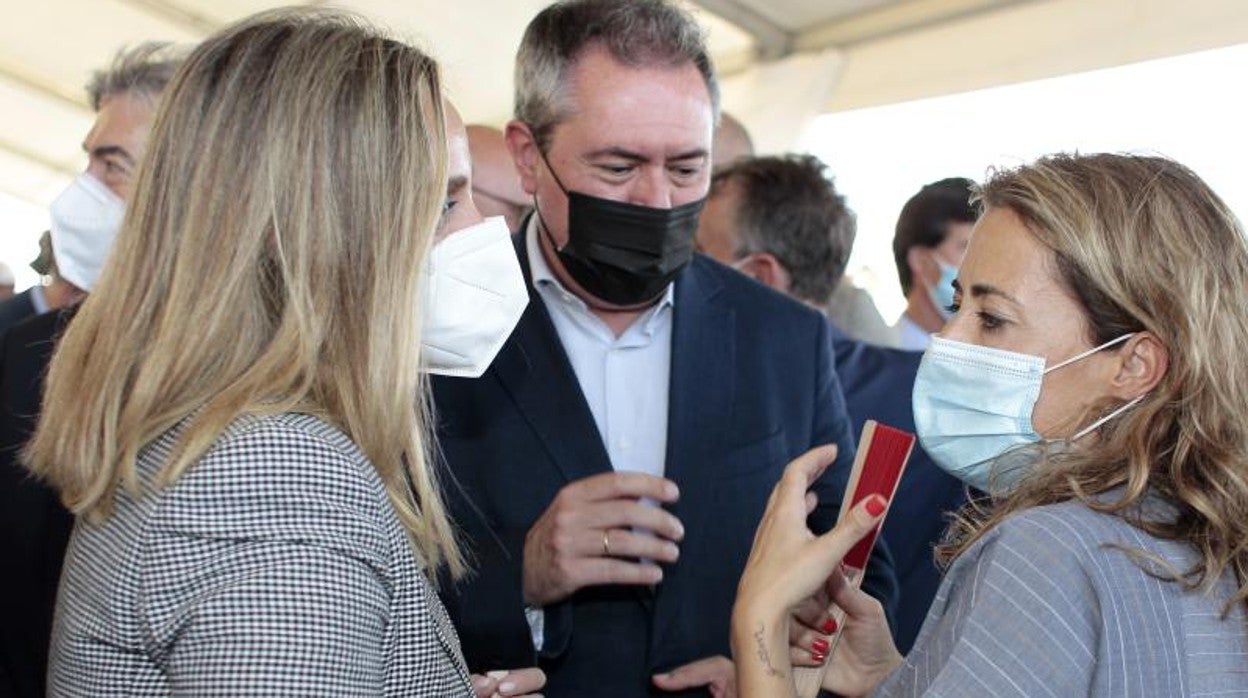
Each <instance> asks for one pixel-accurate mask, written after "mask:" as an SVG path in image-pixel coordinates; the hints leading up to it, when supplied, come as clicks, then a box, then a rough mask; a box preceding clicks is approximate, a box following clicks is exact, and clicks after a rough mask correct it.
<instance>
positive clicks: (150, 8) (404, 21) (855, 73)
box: [0, 0, 1248, 206]
mask: <svg viewBox="0 0 1248 698" xmlns="http://www.w3.org/2000/svg"><path fill="white" fill-rule="evenodd" d="M682 1H683V2H684V4H685V5H686V6H688V7H689V9H690V10H691V11H692V12H693V13H694V14H695V16H696V17H697V18H698V20H699V21H700V22H701V23H702V24H703V26H704V28H705V29H706V32H707V37H708V42H709V45H710V48H711V52H712V54H713V56H714V58H715V61H716V65H717V67H718V69H719V72H720V74H721V78H722V79H723V82H724V94H725V107H726V108H727V109H728V110H729V111H733V112H734V113H737V114H738V115H740V116H742V117H743V120H744V121H745V122H746V124H747V125H748V126H749V127H750V128H751V130H752V131H753V132H754V134H755V138H756V140H758V141H759V142H760V144H762V145H763V149H764V150H779V149H783V148H784V147H791V145H792V143H793V142H794V140H795V139H796V138H797V135H798V134H799V133H800V128H801V126H802V124H803V123H804V122H805V121H806V120H808V119H809V118H811V117H813V116H815V115H817V114H818V113H820V112H823V111H828V110H833V109H852V108H860V107H866V106H873V105H877V104H884V103H889V102H896V101H903V100H908V99H915V98H919V97H928V96H936V95H940V94H946V93H950V92H956V91H963V90H969V89H977V88H982V87H988V86H991V85H996V84H1003V83H1008V82H1016V81H1021V80H1028V79H1037V78H1042V77H1050V76H1053V75H1059V74H1064V73H1069V72H1077V71H1082V70H1089V69H1094V68H1100V67H1106V66H1109V65H1116V64H1121V63H1126V62H1132V61H1138V60H1144V59H1147V58H1156V57H1161V56H1165V55H1172V54H1177V53H1183V52H1188V51H1193V50H1198V49H1202V48H1213V47H1217V46H1225V45H1229V44H1234V43H1240V42H1244V41H1248V13H1246V12H1244V10H1243V4H1242V0H1190V1H1188V2H1183V3H1176V2H1172V0H1097V1H1096V2H1087V0H697V1H696V2H694V1H693V0H682ZM288 4H290V2H289V1H287V2H274V1H273V0H42V1H41V2H30V3H20V4H17V3H14V4H13V6H11V7H8V8H6V12H5V20H4V22H0V104H2V105H3V108H2V109H0V191H2V192H4V193H7V194H9V195H12V196H15V197H17V198H19V199H23V200H25V201H28V202H30V203H32V204H36V205H38V206H46V205H47V204H48V203H49V202H50V201H51V199H52V198H53V197H54V196H55V195H56V194H57V192H59V191H60V190H61V189H62V188H63V187H64V186H65V183H66V182H67V181H68V179H69V178H71V177H72V176H74V174H76V173H77V172H79V171H81V169H82V167H83V165H84V162H85V157H84V155H83V154H82V152H81V148H80V144H81V142H82V139H83V137H84V136H85V134H86V133H87V131H88V130H89V128H90V125H91V122H92V111H91V108H90V105H89V104H88V103H87V100H86V96H85V94H84V90H83V85H84V84H85V83H86V81H87V79H88V77H89V76H90V74H91V72H92V71H94V70H96V69H98V68H100V67H102V66H105V65H107V64H108V62H109V60H110V59H111V57H112V56H113V55H114V54H115V53H116V52H117V50H118V49H119V48H121V47H123V46H128V45H134V44H137V43H140V42H143V41H149V40H165V41H174V42H179V43H184V44H192V43H194V42H195V41H197V40H199V39H201V38H203V37H204V36H206V35H208V34H209V33H211V32H212V31H214V30H216V29H218V28H220V27H222V26H225V25H226V24H228V23H230V22H233V21H235V20H237V19H240V18H242V17H245V16H247V15H250V14H252V13H255V12H258V11H261V10H265V9H269V8H271V7H276V6H281V5H288ZM305 4H308V5H313V6H317V5H328V4H329V3H326V2H320V1H315V0H314V1H313V2H307V3H305ZM546 4H547V2H546V0H466V1H464V2H457V3H445V2H431V1H430V0H343V1H340V2H334V3H333V6H335V7H342V8H346V9H349V10H353V11H355V12H358V13H360V14H362V15H363V16H365V17H366V18H368V19H370V20H372V21H374V22H375V23H377V24H380V25H382V26H384V27H387V28H389V29H390V30H392V31H394V32H395V33H397V34H398V35H400V36H403V37H405V38H408V39H410V40H412V41H413V42H415V43H416V44H417V45H420V46H422V47H424V48H426V49H427V50H428V51H429V52H430V53H432V54H433V55H434V56H436V57H437V58H438V59H439V60H440V61H441V62H442V64H443V66H444V70H445V74H446V77H447V83H448V91H449V94H450V95H451V98H452V99H453V100H454V101H455V103H456V105H457V106H458V107H459V109H460V111H461V112H463V114H464V116H465V118H466V119H467V120H468V121H470V122H472V121H477V122H486V123H495V124H500V123H502V122H503V121H505V120H506V119H507V117H508V115H509V113H510V108H511V93H512V77H511V75H512V60H513V57H514V55H515V49H516V46H517V45H518V44H519V41H520V36H521V34H522V32H523V30H524V27H525V25H526V24H527V23H528V21H529V20H530V19H531V18H532V17H533V15H534V14H536V13H537V12H538V11H539V10H540V9H541V8H542V7H544V6H545V5H546Z"/></svg>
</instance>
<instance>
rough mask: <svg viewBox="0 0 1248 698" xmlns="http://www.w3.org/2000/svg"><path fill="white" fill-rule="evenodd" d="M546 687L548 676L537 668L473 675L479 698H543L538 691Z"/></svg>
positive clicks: (474, 691)
mask: <svg viewBox="0 0 1248 698" xmlns="http://www.w3.org/2000/svg"><path fill="white" fill-rule="evenodd" d="M545 685H546V674H544V673H542V670H541V669H538V668H537V667H531V668H528V669H512V670H511V671H491V672H489V673H488V674H485V675H484V676H482V675H481V674H473V675H472V690H473V693H475V694H476V696H477V698H542V696H541V694H540V693H538V691H540V690H541V689H542V687H543V686H545Z"/></svg>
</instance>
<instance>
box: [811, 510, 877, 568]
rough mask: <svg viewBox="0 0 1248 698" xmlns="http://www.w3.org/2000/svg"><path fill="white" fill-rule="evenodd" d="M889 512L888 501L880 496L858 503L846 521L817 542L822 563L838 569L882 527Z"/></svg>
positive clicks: (816, 545) (816, 547)
mask: <svg viewBox="0 0 1248 698" xmlns="http://www.w3.org/2000/svg"><path fill="white" fill-rule="evenodd" d="M887 510H888V500H887V499H884V498H883V497H881V496H880V495H878V494H873V495H871V496H870V497H867V498H866V499H864V500H862V501H861V502H858V504H857V505H856V506H854V508H853V509H850V511H849V516H846V517H845V520H844V521H841V522H840V523H838V524H837V525H836V527H835V528H833V529H832V530H831V531H828V532H827V533H825V534H823V535H822V536H819V537H818V538H817V539H816V540H815V546H814V547H815V549H816V551H817V554H818V556H819V561H820V563H822V565H823V566H825V567H827V568H828V569H836V568H837V567H838V566H839V565H840V564H841V560H843V559H844V558H845V555H846V554H848V553H849V551H850V549H852V548H853V547H854V546H855V545H857V544H858V541H860V540H862V539H863V538H865V537H866V536H867V534H868V533H870V532H871V531H874V530H875V527H876V526H879V525H880V519H882V518H884V512H886V511H887Z"/></svg>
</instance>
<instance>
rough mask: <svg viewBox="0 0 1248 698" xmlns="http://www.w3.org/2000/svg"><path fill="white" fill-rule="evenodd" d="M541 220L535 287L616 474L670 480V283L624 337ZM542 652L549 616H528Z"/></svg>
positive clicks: (532, 248) (531, 238)
mask: <svg viewBox="0 0 1248 698" xmlns="http://www.w3.org/2000/svg"><path fill="white" fill-rule="evenodd" d="M537 236H538V230H537V216H533V217H532V218H531V220H530V221H529V226H528V228H527V229H526V230H525V247H526V249H527V251H528V255H529V268H530V269H531V271H532V274H533V285H534V287H535V288H536V289H537V293H538V295H539V296H541V299H542V303H543V304H545V306H546V311H547V313H549V314H550V320H551V323H552V324H554V326H555V333H556V334H558V335H559V343H560V344H562V345H563V350H564V352H565V353H566V354H567V356H568V361H569V362H570V363H571V364H572V372H573V373H575V374H576V380H577V383H579V384H580V386H581V392H582V393H583V394H584V395H585V402H586V403H588V404H589V411H590V412H591V413H592V414H593V415H594V424H596V425H597V426H598V436H599V437H600V438H601V439H602V443H603V446H605V447H606V451H607V457H608V458H609V459H610V461H611V467H612V468H614V469H615V470H616V471H617V472H622V471H632V472H639V473H648V474H650V475H657V476H662V475H663V473H664V472H665V471H666V467H665V463H666V460H667V406H668V388H669V386H670V382H671V373H672V302H673V299H674V298H675V291H674V287H675V285H674V284H669V285H668V287H667V290H666V291H664V293H663V297H662V298H661V299H660V300H659V302H658V303H657V304H655V305H654V306H653V307H651V308H650V309H649V310H647V311H646V312H644V313H642V315H641V316H640V317H638V318H637V320H636V321H634V322H633V324H632V325H630V326H629V327H628V329H627V330H625V331H624V334H622V335H620V336H619V337H616V336H615V332H613V331H612V330H611V328H610V327H608V326H607V324H606V323H605V322H603V321H602V320H601V319H599V318H598V316H596V315H594V313H593V312H592V311H591V310H590V309H589V306H587V305H585V301H582V300H581V299H580V298H577V297H576V296H575V295H573V294H572V292H571V291H569V290H568V289H566V288H564V286H563V284H561V283H560V282H559V280H558V279H557V278H555V275H554V272H552V271H551V269H550V265H548V264H547V263H546V258H545V257H544V256H543V255H542V250H541V245H539V244H538V239H537ZM525 618H526V619H527V620H528V622H529V630H530V631H531V633H532V638H533V647H534V648H535V649H537V650H538V651H539V652H540V651H541V649H542V640H543V637H544V635H545V632H544V629H545V614H544V613H543V612H542V610H541V609H540V608H528V609H525Z"/></svg>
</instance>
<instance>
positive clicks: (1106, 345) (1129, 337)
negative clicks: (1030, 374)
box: [1044, 332, 1135, 373]
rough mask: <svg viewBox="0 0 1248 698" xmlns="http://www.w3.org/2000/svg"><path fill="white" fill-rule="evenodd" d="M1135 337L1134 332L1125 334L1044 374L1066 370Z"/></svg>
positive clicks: (1046, 370) (1051, 368)
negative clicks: (1060, 369)
mask: <svg viewBox="0 0 1248 698" xmlns="http://www.w3.org/2000/svg"><path fill="white" fill-rule="evenodd" d="M1134 336H1135V333H1134V332H1131V333H1128V334H1124V335H1122V336H1121V337H1119V338H1117V339H1111V340H1109V341H1108V342H1105V343H1104V344H1102V345H1100V346H1099V347H1092V348H1091V349H1089V350H1087V351H1085V352H1083V353H1082V354H1076V355H1074V356H1072V357H1070V358H1069V359H1066V360H1065V361H1062V362H1061V363H1058V364H1056V365H1053V366H1050V367H1048V368H1046V369H1044V372H1045V373H1048V372H1050V371H1056V370H1057V369H1059V368H1065V367H1066V366H1069V365H1071V364H1073V363H1075V362H1076V361H1082V360H1083V359H1086V358H1088V357H1089V356H1092V355H1093V354H1095V353H1096V352H1098V351H1102V350H1104V349H1108V348H1110V347H1112V346H1114V345H1115V344H1122V343H1123V342H1125V341H1127V340H1128V339H1131V338H1132V337H1134Z"/></svg>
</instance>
